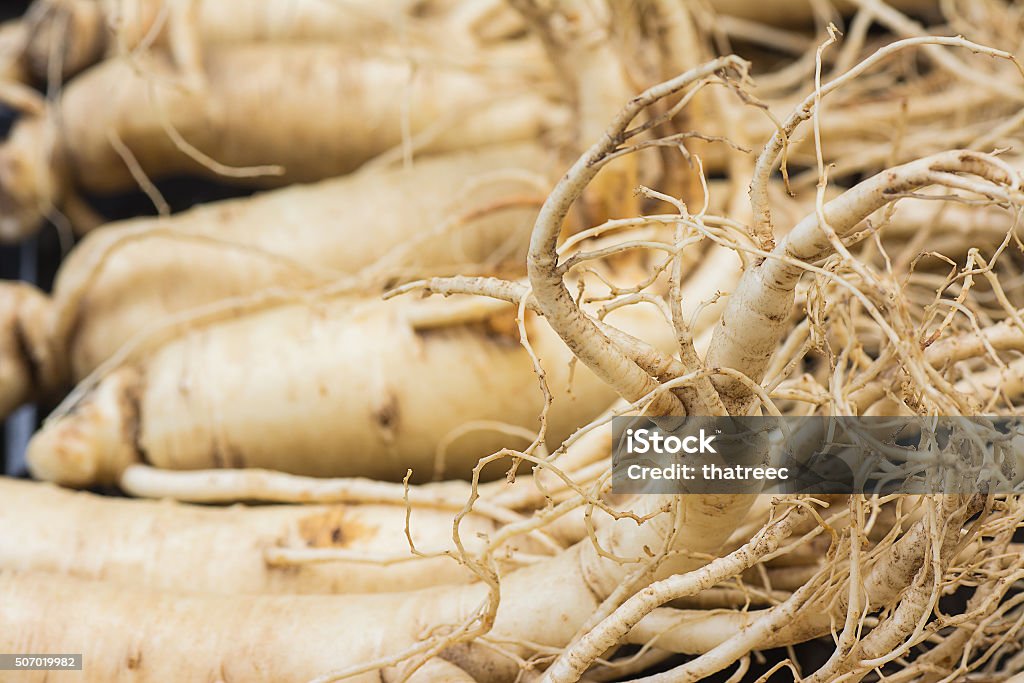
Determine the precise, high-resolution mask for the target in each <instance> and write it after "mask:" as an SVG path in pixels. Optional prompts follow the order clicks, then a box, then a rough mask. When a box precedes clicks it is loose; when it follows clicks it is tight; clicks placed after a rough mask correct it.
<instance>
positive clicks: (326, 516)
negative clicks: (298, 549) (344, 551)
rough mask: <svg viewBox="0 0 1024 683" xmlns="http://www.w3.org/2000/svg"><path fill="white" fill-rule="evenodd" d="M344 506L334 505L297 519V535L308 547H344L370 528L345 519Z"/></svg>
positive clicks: (368, 531)
mask: <svg viewBox="0 0 1024 683" xmlns="http://www.w3.org/2000/svg"><path fill="white" fill-rule="evenodd" d="M346 512H347V510H346V508H345V507H344V506H335V507H332V508H330V509H328V510H327V511H326V512H322V513H319V514H316V515H311V516H309V517H303V518H302V519H301V520H299V537H300V538H301V539H302V541H303V542H304V543H305V544H306V546H307V547H310V548H344V547H346V546H348V545H350V544H351V543H352V542H353V541H356V540H358V539H360V538H362V537H364V536H366V535H368V534H369V533H370V532H371V531H372V529H371V528H370V527H368V526H366V525H364V524H360V523H358V522H355V521H352V520H351V519H347V518H346V517H347V515H346Z"/></svg>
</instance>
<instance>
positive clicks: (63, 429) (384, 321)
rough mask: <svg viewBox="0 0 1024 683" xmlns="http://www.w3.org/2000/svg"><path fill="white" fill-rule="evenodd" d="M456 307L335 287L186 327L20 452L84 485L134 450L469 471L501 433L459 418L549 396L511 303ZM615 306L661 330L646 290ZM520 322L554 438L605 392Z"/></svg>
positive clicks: (187, 465) (389, 474)
mask: <svg viewBox="0 0 1024 683" xmlns="http://www.w3.org/2000/svg"><path fill="white" fill-rule="evenodd" d="M465 308H466V306H465V302H462V303H460V302H457V301H455V300H452V301H447V302H443V305H442V306H436V305H435V304H434V303H433V302H424V303H417V302H410V301H405V300H393V301H383V302H382V301H379V300H372V299H371V300H366V299H362V298H358V297H356V298H352V297H344V298H341V299H338V300H333V301H331V300H328V301H324V302H322V303H317V302H315V301H314V302H313V303H312V304H309V303H305V302H299V303H291V304H286V305H282V306H277V307H274V308H271V309H269V310H267V311H262V312H255V313H251V314H248V315H242V316H239V317H237V318H236V319H233V320H232V319H229V320H224V321H220V322H216V323H214V324H211V325H209V326H206V327H203V328H200V329H196V330H191V331H186V332H184V333H183V334H181V335H180V336H178V337H175V338H173V339H172V340H170V341H168V342H167V343H165V344H164V345H162V346H160V347H159V348H157V349H155V350H152V351H151V352H150V353H147V354H142V355H141V356H140V357H139V358H135V359H130V360H128V361H127V362H126V363H125V364H123V365H122V366H121V367H118V368H117V369H116V370H114V371H113V372H111V373H110V374H108V375H107V376H105V377H102V378H101V379H99V381H98V383H97V384H96V386H94V387H92V388H89V387H82V388H80V390H81V389H84V390H85V394H84V396H83V397H82V401H81V403H80V404H78V405H76V406H75V407H74V408H73V409H72V410H70V411H69V412H67V413H66V414H61V415H54V416H51V420H50V422H49V424H48V426H46V427H44V428H43V429H42V430H41V431H40V432H39V433H38V434H37V435H36V436H35V437H34V438H33V439H32V441H31V443H30V446H29V450H28V460H29V468H30V470H31V471H32V473H33V474H34V475H35V476H36V477H39V478H42V479H46V480H49V481H55V482H59V483H62V484H65V485H70V486H79V487H87V486H93V485H96V484H101V483H116V482H117V480H118V477H119V476H120V473H121V472H122V471H123V469H124V468H125V467H127V466H128V465H130V464H132V463H136V462H143V461H144V462H147V463H149V464H152V465H155V466H157V467H163V468H169V469H206V468H214V467H235V468H239V467H259V468H267V469H275V470H281V471H285V472H292V473H296V474H307V475H313V476H350V475H352V476H366V477H373V478H377V479H390V480H400V479H401V478H402V477H403V476H404V475H405V473H406V470H408V469H413V470H414V480H416V481H423V480H426V479H429V478H431V477H432V476H435V475H443V476H446V477H459V478H467V477H468V476H469V475H470V471H471V469H472V466H473V464H475V463H476V461H477V459H478V458H479V457H480V456H481V454H486V453H489V452H491V451H493V450H495V449H496V448H499V447H500V446H501V444H502V443H503V441H504V439H505V437H504V435H503V434H502V433H501V432H500V431H498V432H496V431H495V430H494V429H493V428H491V427H489V426H483V427H481V428H480V429H469V430H465V432H464V433H460V431H459V430H461V429H462V427H463V425H467V424H469V425H472V423H474V422H478V421H484V422H497V423H503V424H507V425H513V426H516V427H529V428H534V427H535V426H536V424H537V416H538V415H539V414H540V412H541V408H542V407H543V405H544V401H543V398H542V394H541V392H540V391H539V390H538V388H537V384H536V380H535V378H534V373H533V366H532V362H531V359H530V355H529V354H528V353H527V352H526V351H525V350H524V348H523V347H522V346H521V345H520V343H519V340H518V338H517V336H518V332H517V329H516V325H515V322H514V320H513V313H514V311H510V310H508V309H511V308H512V307H511V306H505V307H504V309H505V310H502V311H499V312H498V313H496V314H493V315H492V314H491V313H490V312H488V311H486V310H485V311H484V315H481V314H480V312H479V311H474V310H473V309H472V308H471V309H470V310H469V311H468V314H469V315H468V317H465V316H466V314H465V313H461V312H460V309H461V310H465ZM449 313H450V314H451V315H453V316H454V317H452V319H447V318H448V317H449ZM608 319H609V321H618V323H617V324H618V325H620V326H621V327H622V328H623V329H625V330H627V331H629V332H631V333H633V334H634V335H636V336H639V337H643V338H644V339H647V340H650V341H652V342H653V343H655V344H657V343H658V342H660V343H661V344H662V345H663V346H664V345H665V344H667V343H668V342H669V338H670V334H669V331H668V329H667V327H666V326H665V325H664V324H663V322H662V320H661V318H660V314H659V312H658V311H657V310H656V309H655V308H653V307H651V306H642V307H632V308H629V309H622V310H617V311H614V312H612V313H611V314H610V315H609V316H608ZM524 325H525V329H526V331H527V333H528V335H529V339H530V341H531V343H532V345H533V347H534V349H535V350H536V353H537V355H539V356H540V357H542V358H544V359H545V361H546V363H547V367H548V385H549V387H550V390H551V393H552V395H553V396H554V405H553V407H552V410H551V413H550V415H549V416H548V423H547V424H548V429H549V432H550V434H551V437H552V438H554V439H558V440H559V441H560V440H561V439H563V438H564V437H565V436H567V435H568V434H569V433H570V432H571V431H572V430H573V429H575V428H576V427H578V426H579V425H582V424H584V423H586V422H587V421H588V420H590V419H591V418H593V417H595V416H596V415H598V414H599V413H600V412H601V411H603V410H604V409H605V408H607V407H608V405H609V404H610V403H611V402H612V399H613V398H614V394H613V392H610V391H609V390H608V389H607V388H606V387H604V386H603V383H602V382H600V381H599V380H598V379H597V378H595V377H594V376H593V375H592V374H591V373H590V372H589V371H586V370H585V369H582V368H578V369H576V371H575V372H573V369H572V368H571V366H570V363H569V360H570V358H571V353H570V352H569V350H568V349H567V348H566V347H565V346H564V344H563V343H562V342H561V341H560V340H559V339H558V338H557V336H555V335H554V334H552V332H551V330H550V328H548V327H547V326H546V325H545V324H544V322H543V321H542V320H538V319H537V318H536V317H535V316H533V314H528V317H527V319H526V321H525V323H524ZM339 350H343V351H339ZM570 374H572V375H573V376H572V378H571V379H570ZM449 441H450V443H447V442H449ZM442 446H444V448H442ZM439 448H440V449H441V452H438V449H439ZM494 474H497V472H495V473H494ZM492 476H493V475H492Z"/></svg>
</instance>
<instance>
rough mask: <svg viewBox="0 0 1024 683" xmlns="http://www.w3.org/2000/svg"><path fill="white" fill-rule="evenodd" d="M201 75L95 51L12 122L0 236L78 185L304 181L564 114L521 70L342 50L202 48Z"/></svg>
mask: <svg viewBox="0 0 1024 683" xmlns="http://www.w3.org/2000/svg"><path fill="white" fill-rule="evenodd" d="M204 74H205V80H204V81H203V83H202V84H200V85H194V84H191V85H190V84H188V83H183V82H182V79H181V78H180V76H179V75H178V74H177V73H176V72H175V69H174V67H173V65H172V64H171V63H170V62H169V61H168V60H167V58H166V57H163V56H162V55H160V54H158V53H153V54H146V55H142V56H139V57H137V58H134V59H128V58H120V59H116V60H109V61H107V62H104V63H102V64H100V65H97V66H96V67H94V68H93V69H90V70H89V71H88V72H87V73H84V74H82V75H81V76H80V77H79V78H76V79H74V80H73V81H72V82H71V83H69V84H68V86H67V87H66V88H65V89H64V90H63V92H62V94H61V97H60V101H59V103H58V105H57V106H58V108H57V109H54V108H53V107H50V108H47V109H46V110H44V111H43V112H42V113H40V114H38V115H25V116H23V117H22V118H20V119H19V120H18V122H17V123H16V124H15V126H14V127H13V129H12V130H11V134H10V136H9V137H8V139H7V140H6V141H5V142H4V144H3V145H2V146H0V160H2V169H3V172H2V173H0V207H3V209H4V216H3V217H2V220H0V236H2V237H3V238H4V239H8V240H15V239H19V238H20V237H23V236H25V235H27V234H30V233H31V232H32V231H34V230H35V229H36V228H37V227H38V225H39V224H40V221H41V220H42V218H43V217H46V216H49V215H52V213H53V211H54V208H55V207H56V208H60V207H61V206H63V205H64V204H65V202H66V201H68V200H72V199H73V198H74V197H76V196H77V195H78V193H81V192H86V193H96V194H104V193H114V192H121V191H126V190H131V189H134V188H136V187H137V186H139V185H140V184H141V185H142V186H143V187H144V188H150V187H151V185H150V180H157V179H160V178H167V177H170V176H175V175H182V174H198V175H202V176H205V177H208V178H214V179H219V180H222V181H226V182H234V183H240V184H243V185H249V186H255V187H268V186H280V185H286V184H290V183H294V182H308V181H312V180H319V179H321V178H326V177H331V176H336V175H340V174H344V173H348V172H350V171H352V170H354V169H356V168H357V167H359V166H360V165H362V164H363V163H364V162H366V161H368V160H369V159H371V158H373V157H375V156H377V155H379V154H381V153H382V152H385V151H388V150H391V149H393V148H396V147H398V146H399V145H400V144H401V143H402V142H403V141H407V142H409V143H410V144H414V146H415V149H416V150H417V151H418V152H421V153H432V152H446V151H453V150H460V149H470V148H475V147H478V146H481V145H486V144H494V143H501V142H513V141H525V140H535V139H537V138H540V137H542V136H543V135H544V133H545V132H546V131H548V130H550V129H552V128H557V127H558V126H559V125H561V122H562V121H563V119H564V117H563V115H562V110H561V109H560V108H559V107H558V106H557V104H553V103H552V102H550V101H548V100H547V99H546V98H545V97H544V95H543V94H540V90H539V89H538V88H537V86H536V82H535V80H534V79H536V77H537V75H536V74H535V73H529V72H527V73H525V74H524V73H522V72H521V71H519V70H511V71H510V70H501V69H487V68H486V67H480V68H473V67H472V65H470V66H465V67H463V66H459V65H455V64H448V63H440V64H439V63H433V62H430V63H426V64H418V63H416V62H415V61H413V60H411V59H409V58H407V57H403V56H402V55H401V54H399V55H396V56H387V54H386V53H385V54H383V55H381V56H372V55H365V54H361V53H359V52H358V51H356V50H353V49H352V48H349V47H345V46H333V45H324V44H304V45H241V46H231V47H223V48H218V49H215V50H210V51H209V52H208V53H207V54H206V55H205V61H204ZM295 74H304V75H303V77H302V78H295ZM396 98H399V99H400V100H401V101H399V99H396ZM402 103H404V105H403V104H402ZM58 112H59V113H58ZM310 112H315V113H316V115H315V116H311V115H310ZM456 123H458V125H457V126H456V125H454V124H456ZM410 136H411V137H410Z"/></svg>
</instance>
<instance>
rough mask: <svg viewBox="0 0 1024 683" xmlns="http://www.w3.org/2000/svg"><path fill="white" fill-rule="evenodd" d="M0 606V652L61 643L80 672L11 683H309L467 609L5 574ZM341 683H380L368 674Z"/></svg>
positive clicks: (404, 598) (443, 601)
mask: <svg viewBox="0 0 1024 683" xmlns="http://www.w3.org/2000/svg"><path fill="white" fill-rule="evenodd" d="M474 593H475V594H476V595H473V594H474ZM479 594H480V591H478V590H477V591H472V592H470V593H468V594H466V595H467V597H472V598H478V597H479ZM0 595H2V596H3V599H2V600H0V619H2V620H3V622H4V624H5V625H6V626H5V628H4V629H3V631H2V633H0V649H3V650H4V651H5V652H48V651H52V650H53V647H54V644H55V643H60V644H61V647H62V648H63V649H66V650H68V651H69V652H72V651H73V652H80V653H82V654H83V660H84V667H83V671H74V672H52V671H51V672H45V671H37V672H31V673H25V674H19V675H18V676H17V677H11V678H8V679H7V680H10V681H12V683H14V682H16V683H37V682H42V681H47V682H48V683H71V682H75V683H116V682H118V681H132V683H166V682H167V681H196V682H197V683H199V682H203V683H215V682H216V681H256V680H265V681H275V682H277V683H292V682H294V683H308V682H309V681H311V680H312V679H314V678H315V677H317V676H319V675H323V674H325V673H327V672H329V671H331V670H333V669H336V668H339V667H341V666H346V665H350V664H352V663H356V662H365V661H371V660H373V659H375V658H377V657H378V656H380V655H383V654H392V653H394V652H397V651H399V650H401V649H402V648H404V647H408V646H409V645H411V644H412V643H414V642H415V641H416V639H417V638H418V637H419V636H420V635H421V634H423V633H424V632H425V630H426V629H427V628H428V627H429V626H432V625H436V624H441V623H445V622H454V621H456V620H457V619H459V618H461V617H462V616H463V614H465V613H467V612H468V610H469V609H471V608H472V606H473V604H472V602H469V603H468V604H467V603H466V602H465V601H463V600H460V599H459V598H460V597H461V595H462V594H460V593H458V592H456V593H452V592H451V591H447V590H443V589H431V590H428V591H426V592H423V593H419V594H411V595H410V594H402V593H399V594H394V595H373V596H370V595H351V596H321V595H317V596H312V595H311V596H286V597H285V596H281V597H267V596H264V597H252V596H244V597H242V596H239V597H211V596H204V597H197V596H189V595H187V594H182V593H180V592H173V593H163V592H151V591H145V590H136V589H131V588H128V587H125V586H121V585H117V584H115V583H107V582H102V583H101V582H89V581H83V580H76V579H69V578H63V577H57V576H52V575H50V576H48V575H45V574H41V573H34V574H28V573H25V574H20V573H14V572H8V571H2V572H0ZM382 614H387V615H388V618H387V619H381V618H380V615H382ZM348 680H351V681H358V682H373V683H378V682H379V681H381V680H382V679H381V675H380V673H378V672H376V671H373V672H370V673H366V674H362V675H358V676H355V677H352V678H350V679H348Z"/></svg>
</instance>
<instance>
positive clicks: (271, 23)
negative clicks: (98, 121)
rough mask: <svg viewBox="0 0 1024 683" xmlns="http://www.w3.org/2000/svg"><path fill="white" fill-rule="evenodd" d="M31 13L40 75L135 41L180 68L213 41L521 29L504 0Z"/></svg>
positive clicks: (490, 38) (67, 69)
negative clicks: (168, 56) (162, 53)
mask: <svg viewBox="0 0 1024 683" xmlns="http://www.w3.org/2000/svg"><path fill="white" fill-rule="evenodd" d="M502 10H504V11H502ZM28 15H29V16H30V17H31V20H30V21H29V22H27V23H28V25H29V31H28V39H27V41H26V43H27V44H26V46H25V61H26V63H27V67H28V68H29V70H30V71H31V73H32V74H33V75H34V76H35V78H36V79H38V80H40V81H45V80H47V79H48V78H50V77H51V76H52V75H53V74H54V73H57V74H59V75H60V76H61V77H63V78H67V77H68V76H72V75H74V74H76V73H78V72H80V71H82V70H83V69H85V68H87V67H89V66H91V65H93V64H95V63H96V62H98V61H100V60H101V59H103V58H104V57H115V56H119V55H123V54H125V53H127V52H130V51H134V50H138V49H140V47H141V48H145V49H162V50H167V51H168V52H169V53H170V54H172V55H173V57H174V59H175V61H176V62H177V63H178V64H179V65H180V66H181V67H183V68H186V69H187V68H194V67H196V66H197V65H199V63H200V62H201V56H202V52H203V50H204V49H207V48H209V47H213V46H218V45H227V44H239V43H302V42H333V43H337V44H353V43H354V44H361V45H372V44H374V43H380V42H382V41H387V40H394V39H395V37H396V36H397V35H398V34H399V33H401V34H403V35H404V36H405V37H406V39H407V40H412V41H413V42H414V43H416V44H423V46H425V47H426V46H430V47H434V48H435V49H436V48H437V47H438V46H440V45H442V44H444V42H447V47H449V48H450V47H451V42H452V41H458V40H462V41H466V42H494V41H496V40H500V39H502V38H504V37H506V36H509V35H514V34H515V33H516V32H517V31H518V30H521V22H520V21H516V17H515V14H514V13H513V12H512V11H511V10H509V9H507V8H504V7H503V5H501V4H497V3H473V2H459V1H458V0H384V1H382V0H356V1H355V2H353V1H351V0H349V1H348V2H344V3H342V2H336V1H334V0H270V1H269V2H268V1H267V0H198V1H196V0H189V1H188V2H169V1H168V0H35V2H34V3H33V4H32V7H31V8H30V9H29V12H28ZM54 62H56V64H55V63H54Z"/></svg>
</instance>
